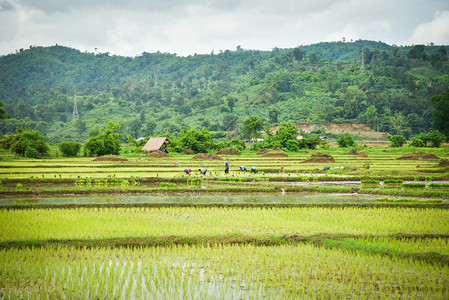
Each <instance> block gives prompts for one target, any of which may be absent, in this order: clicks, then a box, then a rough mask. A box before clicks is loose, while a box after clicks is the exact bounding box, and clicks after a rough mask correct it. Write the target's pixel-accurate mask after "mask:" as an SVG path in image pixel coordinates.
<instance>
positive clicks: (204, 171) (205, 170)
mask: <svg viewBox="0 0 449 300" xmlns="http://www.w3.org/2000/svg"><path fill="white" fill-rule="evenodd" d="M198 171H200V172H201V174H203V175H206V172H207V169H206V168H201V169H198Z"/></svg>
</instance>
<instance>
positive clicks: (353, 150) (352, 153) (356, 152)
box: [348, 149, 359, 155]
mask: <svg viewBox="0 0 449 300" xmlns="http://www.w3.org/2000/svg"><path fill="white" fill-rule="evenodd" d="M357 154H359V152H358V151H357V150H356V149H351V150H349V151H348V155H357Z"/></svg>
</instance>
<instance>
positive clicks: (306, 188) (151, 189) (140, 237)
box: [0, 148, 449, 299]
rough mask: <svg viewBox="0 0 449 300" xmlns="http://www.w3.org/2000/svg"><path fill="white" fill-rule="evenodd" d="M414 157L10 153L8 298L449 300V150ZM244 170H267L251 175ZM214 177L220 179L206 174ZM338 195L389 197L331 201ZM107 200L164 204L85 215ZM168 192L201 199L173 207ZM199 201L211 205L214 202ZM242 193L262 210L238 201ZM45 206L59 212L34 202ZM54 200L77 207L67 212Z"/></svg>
mask: <svg viewBox="0 0 449 300" xmlns="http://www.w3.org/2000/svg"><path fill="white" fill-rule="evenodd" d="M414 150H416V149H410V148H402V149H392V148H363V149H360V150H359V152H360V151H363V152H365V153H366V154H367V155H368V157H367V158H360V157H357V156H354V155H348V154H347V152H348V149H338V148H332V149H330V150H327V151H324V152H326V153H327V154H331V155H332V156H333V157H334V158H335V162H334V163H320V162H314V163H304V161H305V160H306V159H307V158H309V157H310V155H311V151H308V152H303V153H297V154H292V153H289V156H288V157H261V156H258V155H255V154H254V153H249V152H248V153H246V152H244V153H243V154H242V155H239V156H222V160H205V161H197V160H194V159H193V156H192V155H173V156H171V157H169V158H163V159H161V158H149V157H146V156H143V155H138V154H126V155H123V156H120V157H119V158H121V159H122V161H113V160H112V157H110V158H109V159H110V160H109V161H108V160H106V161H95V159H94V158H90V157H78V158H52V159H40V160H35V159H34V160H33V159H26V158H19V157H15V156H13V155H11V154H9V153H5V152H1V153H0V157H1V160H0V181H1V185H0V198H1V199H0V200H1V201H2V202H1V203H2V205H0V228H2V229H1V230H0V294H1V295H2V297H3V298H13V299H16V298H71V299H73V298H80V299H81V298H83V299H84V298H101V299H103V298H125V299H129V298H136V299H137V298H139V299H140V298H165V299H167V298H169V299H174V298H188V299H210V298H214V299H216V298H238V299H265V298H270V299H271V298H277V299H291V298H297V297H299V298H313V299H316V298H322V299H332V298H361V299H364V298H379V299H391V298H411V299H413V298H419V299H423V298H425V299H447V298H448V287H449V279H448V278H449V250H448V249H449V247H448V242H449V209H448V208H449V206H448V205H447V204H448V200H449V189H447V188H446V185H445V181H447V180H449V169H448V167H436V166H437V164H438V163H439V162H440V161H441V159H444V158H445V157H447V156H446V155H447V153H448V152H449V149H448V148H441V149H426V151H428V152H429V153H433V154H435V155H436V156H438V158H434V159H426V160H398V159H397V158H399V157H401V156H402V155H403V154H405V153H410V152H413V151H414ZM225 160H227V161H228V162H229V163H230V166H231V170H230V174H228V175H225V174H224V161H225ZM175 162H177V164H178V166H175V164H174V163H175ZM240 165H245V166H246V167H247V168H248V169H249V168H251V167H252V166H256V167H257V170H258V173H257V174H250V173H248V172H240V171H238V167H239V166H240ZM325 166H328V167H330V170H329V171H324V170H323V168H324V167H325ZM201 167H207V168H208V172H207V174H206V176H203V175H199V174H198V172H195V170H197V169H198V168H201ZM281 167H283V168H281ZM341 167H343V168H341ZM185 168H191V169H192V170H193V172H192V174H191V175H185V173H184V172H183V170H184V169H185ZM365 180H368V181H365ZM392 180H393V181H392ZM361 181H362V182H365V183H361ZM384 181H385V183H384ZM368 182H372V184H371V185H370V184H367V183H368ZM402 182H407V183H406V184H403V183H402ZM410 182H412V184H410ZM417 183H419V184H417ZM423 183H424V186H423ZM422 186H423V187H422ZM312 193H313V194H319V195H320V197H317V198H316V199H318V200H311V201H308V202H303V203H302V202H301V200H299V202H294V203H295V204H291V205H288V204H286V203H288V202H286V203H283V202H282V201H283V200H282V199H283V197H282V195H284V194H286V195H288V198H286V199H296V198H299V197H306V198H305V199H307V197H308V196H307V195H309V194H312ZM338 193H340V194H341V195H340V196H339V197H345V195H347V197H348V198H350V197H351V195H365V194H366V195H370V197H371V199H372V198H373V197H377V198H378V199H380V200H379V201H376V200H375V199H374V200H370V202H369V201H364V200H363V198H357V199H361V200H351V201H349V202H338V203H333V202H332V201H333V200H332V198H329V200H326V197H330V196H327V195H328V194H329V195H331V194H338ZM66 195H69V196H66ZM94 195H95V196H97V197H98V196H99V195H100V196H99V197H103V198H113V197H116V196H121V195H157V196H158V197H161V198H158V199H162V200H158V202H157V203H150V202H145V200H142V202H139V203H134V204H133V203H120V204H117V205H115V204H114V202H113V201H114V200H113V199H112V200H111V201H112V202H110V201H109V200H107V201H103V202H99V203H94V204H88V205H85V203H84V202H83V199H89V197H93V196H94ZM167 195H171V197H176V196H177V195H191V196H190V198H186V199H189V200H182V199H183V198H181V200H179V201H175V202H167V203H164V202H163V201H164V200H163V199H164V198H163V197H166V196H167ZM192 195H201V197H202V200H201V201H202V202H201V204H197V203H194V201H195V197H192ZM230 195H234V197H235V199H239V198H238V197H243V196H244V195H252V196H251V197H252V198H251V199H254V200H247V202H242V203H238V202H237V203H234V202H231V203H229V204H228V202H226V201H228V200H229V199H228V198H229V196H230ZM258 195H260V197H261V200H260V202H258V201H257V198H258V197H259V196H258ZM42 197H48V200H47V202H46V204H33V201H34V200H37V201H38V200H39V199H41V198H42ZM52 197H57V199H64V197H71V198H72V199H75V200H71V201H72V202H71V203H70V204H64V202H61V203H60V204H55V203H52V202H51V201H52V200H51V199H52ZM208 197H210V198H211V200H210V202H208V201H207V198H208ZM22 198H24V199H25V200H24V203H28V204H25V205H21V204H20V203H21V199H22ZM150 198H151V197H149V198H148V199H150ZM76 199H79V200H76ZM143 199H145V198H143ZM167 199H169V198H167ZM220 199H221V200H220ZM382 199H383V200H382ZM27 201H28V202H27ZM73 201H74V202H73ZM148 201H149V200H148ZM167 201H168V200H167ZM186 201H187V202H186ZM192 201H193V202H192ZM232 201H238V200H232ZM287 201H288V200H287ZM295 201H296V200H295ZM304 201H306V200H304ZM9 202H14V204H12V205H10V204H9ZM304 203H306V204H304Z"/></svg>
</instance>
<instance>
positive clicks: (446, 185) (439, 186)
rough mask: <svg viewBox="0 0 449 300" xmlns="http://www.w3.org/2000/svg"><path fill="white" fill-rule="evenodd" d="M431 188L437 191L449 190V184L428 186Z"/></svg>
mask: <svg viewBox="0 0 449 300" xmlns="http://www.w3.org/2000/svg"><path fill="white" fill-rule="evenodd" d="M428 187H429V188H435V189H448V188H449V184H447V183H431V184H429V185H428Z"/></svg>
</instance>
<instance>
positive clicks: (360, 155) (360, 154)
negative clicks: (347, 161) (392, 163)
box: [357, 152, 368, 157]
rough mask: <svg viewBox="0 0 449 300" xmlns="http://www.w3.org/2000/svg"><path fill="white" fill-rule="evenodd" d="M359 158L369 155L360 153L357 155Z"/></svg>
mask: <svg viewBox="0 0 449 300" xmlns="http://www.w3.org/2000/svg"><path fill="white" fill-rule="evenodd" d="M357 157H368V154H366V153H364V152H360V153H359V154H357Z"/></svg>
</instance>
